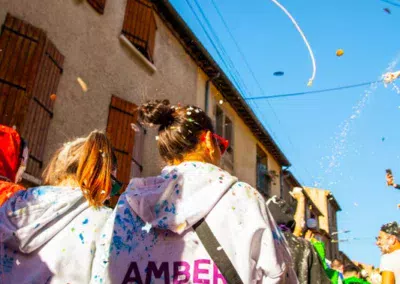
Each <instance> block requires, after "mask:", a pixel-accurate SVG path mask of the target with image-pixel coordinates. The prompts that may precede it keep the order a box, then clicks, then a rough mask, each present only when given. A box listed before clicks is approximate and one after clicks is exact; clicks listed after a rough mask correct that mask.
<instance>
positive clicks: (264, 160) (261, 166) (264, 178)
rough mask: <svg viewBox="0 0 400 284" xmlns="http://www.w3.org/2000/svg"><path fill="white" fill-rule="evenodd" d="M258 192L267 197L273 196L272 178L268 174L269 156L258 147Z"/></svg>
mask: <svg viewBox="0 0 400 284" xmlns="http://www.w3.org/2000/svg"><path fill="white" fill-rule="evenodd" d="M256 170H257V190H258V191H259V192H260V193H261V194H262V195H263V196H264V197H265V198H268V197H270V194H271V178H270V176H269V174H268V157H267V154H265V152H264V151H263V150H262V149H261V148H260V147H259V146H257V169H256Z"/></svg>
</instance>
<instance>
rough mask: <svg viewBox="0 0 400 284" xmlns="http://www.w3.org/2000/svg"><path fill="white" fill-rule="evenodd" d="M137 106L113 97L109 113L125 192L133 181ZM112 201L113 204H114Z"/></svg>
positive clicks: (119, 173)
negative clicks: (132, 166)
mask: <svg viewBox="0 0 400 284" xmlns="http://www.w3.org/2000/svg"><path fill="white" fill-rule="evenodd" d="M136 109H137V106H136V105H135V104H133V103H131V102H128V101H125V100H123V99H120V98H118V97H116V96H112V98H111V104H110V111H109V113H108V123H107V135H108V137H109V139H110V140H111V143H112V145H113V147H114V151H115V154H116V156H117V159H118V170H117V179H118V180H119V181H121V182H123V184H124V187H123V189H122V191H124V190H125V188H126V186H127V185H128V183H129V181H130V179H131V165H132V156H133V147H134V143H135V131H134V129H133V127H132V124H135V123H136V122H137V111H136ZM113 201H115V200H112V202H111V203H113Z"/></svg>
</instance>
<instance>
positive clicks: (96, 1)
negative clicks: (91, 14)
mask: <svg viewBox="0 0 400 284" xmlns="http://www.w3.org/2000/svg"><path fill="white" fill-rule="evenodd" d="M87 1H88V3H89V4H90V5H91V6H92V7H93V8H94V9H95V10H96V11H97V12H99V13H100V14H102V15H103V14H104V8H105V7H106V0H87Z"/></svg>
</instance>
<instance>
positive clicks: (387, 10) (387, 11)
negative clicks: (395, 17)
mask: <svg viewBox="0 0 400 284" xmlns="http://www.w3.org/2000/svg"><path fill="white" fill-rule="evenodd" d="M383 11H385V12H386V13H388V14H391V13H392V11H390V9H389V8H384V9H383Z"/></svg>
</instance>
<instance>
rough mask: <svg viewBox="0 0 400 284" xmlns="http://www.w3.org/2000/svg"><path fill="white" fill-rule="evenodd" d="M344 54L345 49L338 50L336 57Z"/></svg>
mask: <svg viewBox="0 0 400 284" xmlns="http://www.w3.org/2000/svg"><path fill="white" fill-rule="evenodd" d="M343 54H344V50H343V49H338V50H336V56H338V57H341V56H342V55H343Z"/></svg>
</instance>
